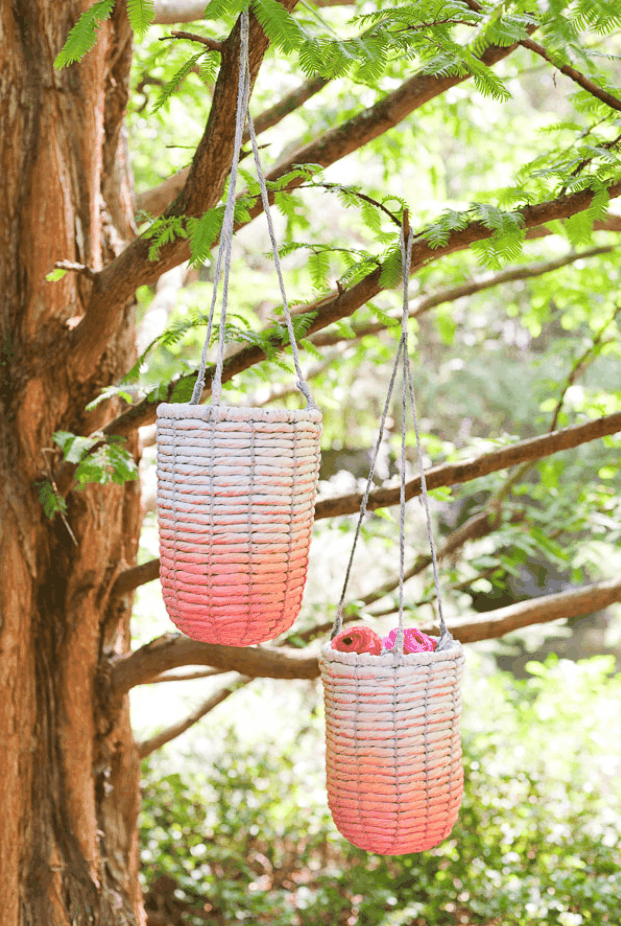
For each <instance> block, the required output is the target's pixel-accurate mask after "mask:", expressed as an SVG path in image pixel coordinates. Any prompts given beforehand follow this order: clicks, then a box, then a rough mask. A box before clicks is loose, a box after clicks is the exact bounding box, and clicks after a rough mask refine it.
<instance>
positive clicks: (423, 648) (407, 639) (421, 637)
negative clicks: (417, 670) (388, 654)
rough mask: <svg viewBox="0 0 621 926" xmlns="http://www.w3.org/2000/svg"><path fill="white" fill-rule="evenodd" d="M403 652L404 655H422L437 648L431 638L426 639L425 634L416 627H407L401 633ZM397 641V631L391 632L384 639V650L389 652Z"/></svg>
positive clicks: (435, 642)
mask: <svg viewBox="0 0 621 926" xmlns="http://www.w3.org/2000/svg"><path fill="white" fill-rule="evenodd" d="M403 634H404V640H403V652H404V653H424V652H431V653H432V652H433V651H434V650H435V648H436V646H437V641H436V640H434V639H433V637H428V636H427V634H426V633H423V632H422V631H421V630H417V629H416V627H408V628H407V630H404V631H403ZM396 639H397V630H396V629H395V630H391V631H390V633H389V634H388V636H387V637H384V648H385V649H387V650H390V649H392V648H393V646H394V645H395V640H396Z"/></svg>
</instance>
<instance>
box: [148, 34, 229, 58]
mask: <svg viewBox="0 0 621 926" xmlns="http://www.w3.org/2000/svg"><path fill="white" fill-rule="evenodd" d="M170 34H171V36H172V37H173V39H187V41H188V42H198V44H199V45H205V47H206V48H209V49H211V51H217V52H219V53H221V52H222V49H223V48H224V42H219V41H218V40H217V39H210V38H209V37H208V36H206V35H196V34H195V33H194V32H181V31H179V30H173V31H172V32H171V33H170ZM165 41H168V36H166V35H165V36H163V37H162V38H161V39H160V42H165Z"/></svg>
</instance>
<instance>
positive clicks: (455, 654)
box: [319, 637, 464, 668]
mask: <svg viewBox="0 0 621 926" xmlns="http://www.w3.org/2000/svg"><path fill="white" fill-rule="evenodd" d="M431 639H432V640H439V637H432V638H431ZM463 654H464V648H463V646H462V645H461V643H460V642H459V640H453V641H452V643H451V645H450V647H448V648H447V649H444V650H440V652H438V651H437V650H434V651H433V652H429V651H428V650H425V651H423V652H421V653H404V654H403V655H402V656H398V655H397V653H395V652H391V651H389V652H387V653H384V655H383V656H375V655H374V654H373V653H343V652H341V650H336V649H332V644H331V641H328V642H327V643H324V644H323V646H322V647H321V652H320V656H319V662H320V664H321V663H322V662H325V663H341V664H342V665H346V666H368V667H370V668H371V667H373V666H377V667H382V668H393V667H394V668H397V667H398V666H416V665H430V664H431V663H440V662H455V661H457V660H459V659H462V658H463Z"/></svg>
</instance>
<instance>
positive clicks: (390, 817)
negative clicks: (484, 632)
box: [319, 642, 464, 855]
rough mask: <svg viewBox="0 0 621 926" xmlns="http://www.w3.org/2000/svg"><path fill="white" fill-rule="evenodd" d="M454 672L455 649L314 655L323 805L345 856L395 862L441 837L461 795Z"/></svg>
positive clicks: (459, 670)
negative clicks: (347, 849)
mask: <svg viewBox="0 0 621 926" xmlns="http://www.w3.org/2000/svg"><path fill="white" fill-rule="evenodd" d="M463 663H464V657H463V650H462V647H461V644H460V643H458V642H454V643H453V645H452V646H451V647H449V648H448V649H446V650H444V651H441V652H423V653H413V654H409V655H404V656H398V655H396V654H393V653H387V654H385V655H383V656H373V655H367V654H363V655H359V654H357V653H342V652H338V651H336V650H333V649H332V648H331V647H330V644H327V645H326V646H324V647H323V648H322V650H321V656H320V659H319V665H320V669H321V678H322V681H323V686H324V699H325V713H326V768H327V785H328V803H329V805H330V810H331V812H332V816H333V818H334V822H335V824H336V826H337V827H338V829H339V830H340V832H341V833H342V834H343V836H345V838H346V839H348V840H349V841H350V842H351V843H353V844H354V845H355V846H358V847H359V848H361V849H366V850H367V851H368V852H377V853H380V854H381V855H402V854H405V853H408V852H422V851H424V850H425V849H430V848H432V846H436V845H437V844H438V843H439V842H442V840H443V839H445V838H446V837H447V836H448V835H449V833H450V831H451V829H452V827H453V825H454V823H455V821H456V820H457V815H458V812H459V805H460V804H461V798H462V793H463V768H462V763H461V738H460V732H459V721H460V715H461V691H460V685H461V679H462V674H463Z"/></svg>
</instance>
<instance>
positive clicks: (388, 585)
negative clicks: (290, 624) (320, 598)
mask: <svg viewBox="0 0 621 926" xmlns="http://www.w3.org/2000/svg"><path fill="white" fill-rule="evenodd" d="M524 517H525V514H524V513H523V512H520V511H518V512H515V513H514V514H512V515H511V518H510V519H509V521H510V522H516V521H522V520H524ZM500 523H501V513H500V509H499V508H498V507H497V508H496V510H495V511H489V510H485V511H481V512H479V513H478V514H475V515H473V516H472V517H471V518H469V519H468V520H467V521H466V523H465V524H462V526H461V527H458V528H457V530H454V531H453V532H452V533H451V534H450V536H449V537H448V538H447V541H446V543H445V544H444V545H443V546H442V547H441V548H440V549H439V550H438V552H437V557H438V560H441V559H444V558H445V557H447V556H451V555H452V554H453V553H456V552H457V550H459V549H461V547H463V546H464V544H466V543H468V541H470V540H480V539H481V538H482V537H487V536H488V535H489V534H491V533H493V532H494V531H495V530H496V529H497V528H498V527H500ZM430 565H431V556H418V557H417V558H416V562H415V563H414V565H413V566H411V567H410V569H408V570H407V571H406V572H405V574H404V576H403V581H404V582H407V581H409V579H413V578H414V576H417V575H420V573H421V572H423V571H424V570H425V569H427V568H428V566H430ZM398 586H399V577H398V576H393V577H392V578H391V579H388V580H387V581H386V582H384V583H383V584H382V585H380V586H379V587H378V588H376V589H374V590H373V591H372V592H369V593H368V594H367V595H362V596H361V597H360V598H358V599H357V602H358V601H361V602H362V604H363V605H364V606H365V607H367V606H368V605H370V604H375V602H376V601H381V599H382V598H384V597H385V596H386V595H389V594H390V593H391V592H393V591H394V590H395V589H396V588H398ZM394 610H395V609H394V608H390V609H389V610H387V611H379V612H376V611H369V612H367V616H369V617H381V616H383V615H384V614H392V613H393V611H394ZM396 610H398V607H397V608H396ZM357 620H360V614H358V613H355V611H354V609H353V605H351V604H348V605H345V607H344V609H343V624H350V623H352V621H357ZM332 625H333V621H325V623H323V624H315V626H314V627H309V628H308V629H307V630H302V631H300V632H297V633H295V637H296V639H297V640H303V641H304V642H305V643H310V642H311V641H312V640H314V639H316V637H318V636H323V635H324V634H326V633H329V632H330V630H331V629H332Z"/></svg>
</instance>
